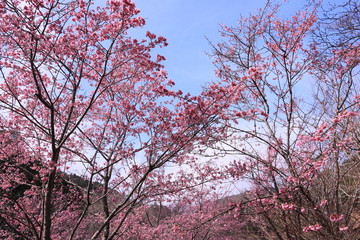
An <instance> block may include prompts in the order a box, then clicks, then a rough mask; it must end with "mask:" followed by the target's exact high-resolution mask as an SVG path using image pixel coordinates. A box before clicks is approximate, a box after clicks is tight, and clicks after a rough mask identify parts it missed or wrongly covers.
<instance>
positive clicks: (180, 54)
mask: <svg viewBox="0 0 360 240" xmlns="http://www.w3.org/2000/svg"><path fill="white" fill-rule="evenodd" d="M133 2H134V3H135V4H136V6H137V8H138V9H140V10H141V13H140V16H142V17H143V18H145V20H146V25H145V27H144V29H143V30H144V31H151V32H153V33H155V34H157V35H162V36H164V37H165V38H167V39H168V43H169V45H168V46H167V47H166V48H164V49H160V50H159V53H160V54H162V55H164V56H165V58H166V61H165V62H164V64H165V66H166V70H167V71H168V73H169V77H170V78H171V79H173V80H174V81H175V82H176V86H175V88H176V89H182V90H183V91H184V92H191V93H193V94H196V93H198V92H199V91H201V86H203V85H204V84H205V83H206V82H209V81H211V80H214V79H215V76H214V67H213V65H212V60H210V59H209V57H208V56H207V55H206V52H208V53H209V52H211V47H210V45H209V43H208V40H207V39H206V37H207V38H208V39H209V40H211V41H212V42H214V43H217V42H219V41H220V34H219V32H218V30H219V29H220V27H219V24H226V25H230V26H231V25H235V24H236V22H237V20H238V18H239V17H240V15H244V16H246V15H248V13H250V12H253V11H255V10H256V9H258V8H261V7H263V6H264V4H265V3H266V1H265V0H253V1H248V0H221V1H217V0H216V1H215V0H195V1H194V0H133Z"/></svg>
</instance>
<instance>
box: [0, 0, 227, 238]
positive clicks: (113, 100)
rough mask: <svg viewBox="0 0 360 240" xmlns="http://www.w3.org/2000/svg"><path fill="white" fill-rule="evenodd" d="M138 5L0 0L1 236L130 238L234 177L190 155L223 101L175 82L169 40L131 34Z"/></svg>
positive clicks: (124, 0)
mask: <svg viewBox="0 0 360 240" xmlns="http://www.w3.org/2000/svg"><path fill="white" fill-rule="evenodd" d="M138 13H139V10H137V9H136V8H135V5H134V4H133V3H132V2H131V1H130V0H121V1H120V0H110V1H107V2H106V3H105V4H104V5H96V4H95V2H94V1H91V0H89V1H84V0H55V1H47V0H44V1H43V0H30V1H17V0H1V1H0V18H1V19H2V21H1V23H0V42H1V48H0V70H1V82H0V108H1V110H0V111H1V141H0V142H1V144H2V148H1V180H2V184H1V191H0V196H1V198H0V201H1V204H0V221H1V226H2V227H1V231H0V236H1V237H2V238H7V239H18V238H19V237H20V238H22V239H99V238H102V239H115V238H116V239H118V238H125V237H126V236H128V238H131V233H132V232H133V231H134V229H136V228H135V227H136V226H139V225H138V224H141V222H142V221H140V220H141V219H142V218H143V217H145V216H146V212H147V211H148V210H146V209H147V208H151V206H152V205H153V204H154V203H156V204H157V203H160V204H163V203H169V202H172V201H175V200H176V199H180V200H181V201H185V199H187V201H188V202H189V201H190V202H191V201H192V200H191V199H192V198H195V197H196V196H197V194H196V192H198V191H199V192H203V189H201V187H200V186H202V185H203V184H204V183H208V182H212V181H218V180H219V179H221V178H222V177H223V175H222V172H221V171H217V170H218V169H217V167H216V166H211V164H205V163H204V162H201V161H198V160H197V159H196V158H195V157H194V156H191V155H189V153H190V152H191V151H192V149H193V148H194V147H196V146H197V145H201V144H204V143H205V142H206V141H207V140H206V136H209V135H210V134H209V133H210V132H212V131H213V130H215V127H214V126H215V125H216V124H217V120H216V119H217V116H218V114H219V109H220V108H219V107H214V106H213V105H214V104H213V103H211V102H204V101H202V100H201V98H200V97H192V96H190V95H184V94H183V93H182V92H181V91H178V92H175V91H172V90H169V88H170V87H171V86H172V85H173V84H174V82H173V81H171V80H168V79H167V76H166V72H165V71H164V69H163V66H162V65H161V61H163V60H164V59H165V58H164V57H163V56H159V55H157V56H154V55H153V54H152V52H151V51H152V49H154V48H155V47H163V46H166V45H167V43H166V39H165V38H163V37H161V36H160V37H159V36H156V35H155V34H153V33H150V32H147V33H146V36H145V39H135V38H133V37H131V35H130V34H129V31H131V30H132V29H135V28H139V27H143V26H144V24H145V21H144V19H143V18H141V17H139V16H138V15H137V14H138ZM216 130H217V131H218V129H216ZM69 168H70V170H71V169H72V170H74V169H76V171H77V172H80V173H81V174H82V177H84V178H86V180H84V184H85V186H79V185H78V184H75V183H74V182H73V181H72V179H74V178H71V177H69V176H71V175H70V173H69V172H68V169H69ZM173 169H175V170H173ZM184 191H185V192H188V194H184V197H179V196H180V195H181V194H180V193H182V192H184ZM148 223H149V228H148V230H147V231H148V232H149V229H150V228H151V227H153V226H154V225H153V222H152V221H148ZM138 229H141V228H140V227H139V228H138ZM174 236H175V235H174Z"/></svg>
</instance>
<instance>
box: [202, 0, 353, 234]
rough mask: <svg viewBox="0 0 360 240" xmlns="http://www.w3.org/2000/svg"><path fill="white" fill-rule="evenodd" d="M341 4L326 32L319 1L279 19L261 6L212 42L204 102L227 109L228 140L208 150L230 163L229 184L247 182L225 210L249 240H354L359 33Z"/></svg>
mask: <svg viewBox="0 0 360 240" xmlns="http://www.w3.org/2000/svg"><path fill="white" fill-rule="evenodd" d="M344 6H345V7H344ZM344 6H342V5H340V4H339V5H338V7H339V8H340V7H343V8H342V9H345V10H344V11H338V9H337V8H336V9H337V11H335V12H333V14H335V15H333V16H334V18H333V19H332V20H333V21H332V25H330V26H329V25H327V21H323V20H321V18H320V14H321V13H320V10H319V9H321V7H325V6H323V5H319V3H311V4H309V5H308V6H305V7H304V9H302V10H300V11H297V12H295V13H294V14H292V15H291V16H289V17H280V16H281V14H282V16H284V13H283V12H282V11H281V6H279V5H274V4H273V3H272V2H270V1H269V2H268V3H267V5H266V6H265V8H264V9H262V10H260V11H259V12H258V13H256V14H251V15H250V16H249V17H247V18H246V17H242V18H240V20H239V22H238V24H237V25H236V26H234V27H228V26H222V30H221V35H222V36H223V39H224V40H223V42H220V43H219V44H213V48H214V51H213V57H214V59H215V60H214V64H215V65H216V66H217V68H218V70H217V75H218V77H219V78H220V79H221V81H219V82H215V83H213V84H210V85H209V87H208V89H207V90H206V91H204V96H205V97H207V98H216V97H214V96H226V98H227V101H228V105H229V107H228V108H227V109H225V111H224V112H223V114H222V116H221V118H222V119H223V121H224V125H227V127H228V137H227V138H225V139H219V138H217V137H216V136H214V138H215V139H217V140H221V142H222V143H221V144H220V143H219V142H216V141H214V144H213V146H212V148H213V149H215V150H216V151H217V154H219V155H224V154H226V155H227V156H233V158H234V161H233V163H232V164H230V165H229V166H228V169H229V173H230V174H231V175H232V176H233V179H234V180H246V181H248V182H250V183H252V186H253V187H252V189H251V191H248V192H246V193H244V194H243V195H242V199H241V201H238V202H236V203H234V204H235V205H236V207H233V206H232V207H231V209H234V210H235V209H236V210H237V211H238V215H239V216H238V218H239V221H247V222H249V224H252V225H256V226H257V230H256V231H255V232H254V231H249V229H248V228H246V227H244V231H248V232H249V236H251V237H250V238H251V239H254V238H256V237H263V238H265V239H314V238H317V239H318V238H319V239H344V238H346V239H352V238H355V237H356V236H359V231H360V228H359V225H358V224H357V222H358V216H359V188H358V186H356V183H358V181H359V175H357V174H355V172H356V171H358V169H359V159H358V148H359V141H358V136H357V135H358V134H357V133H358V124H357V123H358V121H359V120H358V115H359V95H358V94H359V83H358V82H359V79H358V78H359V75H358V70H359V68H358V65H359V38H358V36H359V34H358V29H357V28H356V26H357V25H355V24H353V23H355V22H356V21H357V16H354V17H352V16H353V15H351V14H350V12H353V11H356V10H358V4H356V3H354V2H353V1H350V2H349V3H348V4H345V5H344ZM349 9H352V10H351V11H350V10H349ZM344 12H346V13H347V14H345V13H344ZM327 14H330V12H327ZM335 16H336V17H335ZM325 17H326V16H325ZM344 18H346V20H347V21H346V22H344ZM325 19H326V18H325ZM327 20H329V18H327ZM344 31H345V32H346V33H347V35H345V34H343V33H344ZM325 33H326V38H325V37H324V36H325V35H324V34H325ZM222 99H224V97H222ZM229 209H230V208H229ZM245 226H246V225H245ZM247 226H249V225H247ZM251 234H253V235H251Z"/></svg>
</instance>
